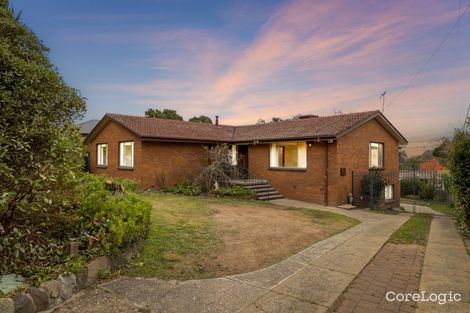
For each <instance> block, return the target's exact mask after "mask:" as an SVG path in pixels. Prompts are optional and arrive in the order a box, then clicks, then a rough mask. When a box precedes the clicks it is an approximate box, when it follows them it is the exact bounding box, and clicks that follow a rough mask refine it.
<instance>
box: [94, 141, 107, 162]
mask: <svg viewBox="0 0 470 313" xmlns="http://www.w3.org/2000/svg"><path fill="white" fill-rule="evenodd" d="M96 152H97V159H96V161H97V162H96V163H97V164H98V165H107V164H108V145H107V144H99V145H97V147H96Z"/></svg>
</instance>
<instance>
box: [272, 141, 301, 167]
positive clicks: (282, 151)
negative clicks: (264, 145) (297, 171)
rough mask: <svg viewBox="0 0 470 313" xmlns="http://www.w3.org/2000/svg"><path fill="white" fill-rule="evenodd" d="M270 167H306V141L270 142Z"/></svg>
mask: <svg viewBox="0 0 470 313" xmlns="http://www.w3.org/2000/svg"><path fill="white" fill-rule="evenodd" d="M270 167H272V168H307V144H306V142H304V141H300V142H297V141H286V142H277V143H273V144H271V152H270Z"/></svg>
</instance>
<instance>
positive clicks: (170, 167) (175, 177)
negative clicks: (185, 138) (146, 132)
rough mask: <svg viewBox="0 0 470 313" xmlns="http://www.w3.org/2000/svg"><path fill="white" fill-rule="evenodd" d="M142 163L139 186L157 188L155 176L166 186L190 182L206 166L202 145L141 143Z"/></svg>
mask: <svg viewBox="0 0 470 313" xmlns="http://www.w3.org/2000/svg"><path fill="white" fill-rule="evenodd" d="M142 161H143V164H142V167H143V175H142V185H141V186H142V187H143V188H153V187H157V188H158V187H161V186H159V184H158V183H157V176H158V177H160V178H162V177H164V182H165V185H166V186H172V185H175V184H177V183H179V182H181V181H183V180H184V179H189V180H192V178H194V177H195V175H196V174H197V172H198V171H199V170H200V169H201V168H202V167H204V166H205V165H207V153H206V151H205V150H204V147H203V145H202V144H192V143H170V142H143V143H142Z"/></svg>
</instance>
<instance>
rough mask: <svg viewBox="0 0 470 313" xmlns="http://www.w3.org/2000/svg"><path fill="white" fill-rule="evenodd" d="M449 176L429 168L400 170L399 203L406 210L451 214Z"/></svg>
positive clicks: (452, 211)
mask: <svg viewBox="0 0 470 313" xmlns="http://www.w3.org/2000/svg"><path fill="white" fill-rule="evenodd" d="M450 184H451V183H450V176H449V174H447V173H446V172H439V171H431V170H414V169H411V170H400V196H401V205H402V207H403V208H404V209H405V211H407V212H411V213H427V214H434V215H443V214H446V215H453V214H454V208H453V199H452V194H451V192H450Z"/></svg>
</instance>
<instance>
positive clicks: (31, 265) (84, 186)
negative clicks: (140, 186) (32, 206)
mask: <svg viewBox="0 0 470 313" xmlns="http://www.w3.org/2000/svg"><path fill="white" fill-rule="evenodd" d="M77 181H78V183H79V185H78V187H77V190H76V198H74V202H73V203H72V204H68V205H66V206H63V207H62V208H61V209H60V210H56V211H55V214H51V213H50V212H49V211H37V212H34V214H31V213H30V212H28V211H26V212H19V214H17V217H16V219H15V221H14V222H15V223H14V226H13V227H12V228H10V230H9V231H7V230H6V229H5V228H3V227H2V226H0V238H1V239H0V259H1V260H2V262H0V272H1V273H11V272H15V273H18V274H22V275H23V276H25V277H27V278H29V279H30V280H31V281H33V282H34V283H36V284H39V283H40V282H41V281H42V280H44V279H46V278H47V277H49V276H53V275H54V274H55V273H58V272H59V271H61V270H64V269H69V268H70V267H73V265H74V261H73V260H70V258H69V256H68V253H67V248H68V244H69V241H70V239H71V238H78V240H79V243H80V250H79V252H80V257H79V260H80V262H82V261H86V260H89V259H91V258H93V257H95V256H98V255H103V254H113V253H114V252H116V251H117V250H118V249H119V248H121V247H124V246H126V245H127V244H129V243H131V242H133V241H135V240H138V239H140V238H142V237H143V236H145V235H146V232H147V229H148V225H149V222H150V211H151V205H150V203H148V202H145V201H142V200H140V199H139V198H137V196H136V195H135V194H133V193H132V192H129V191H127V190H126V191H124V190H123V189H125V188H114V187H113V188H110V186H121V185H122V186H128V188H127V189H131V187H132V186H134V185H135V182H132V181H127V180H121V179H118V180H116V181H114V180H113V181H110V180H109V179H108V178H106V177H101V176H100V177H99V176H94V175H91V174H82V175H80V176H79V177H77ZM110 182H111V183H110Z"/></svg>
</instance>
